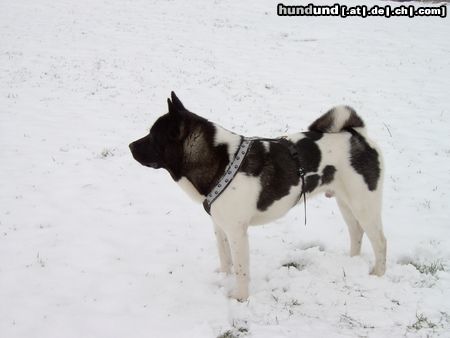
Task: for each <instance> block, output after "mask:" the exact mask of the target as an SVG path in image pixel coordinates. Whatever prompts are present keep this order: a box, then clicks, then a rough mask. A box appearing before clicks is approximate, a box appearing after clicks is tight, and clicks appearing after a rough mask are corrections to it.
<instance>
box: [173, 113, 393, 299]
mask: <svg viewBox="0 0 450 338" xmlns="http://www.w3.org/2000/svg"><path fill="white" fill-rule="evenodd" d="M337 115H339V116H343V117H342V118H344V115H345V114H337ZM347 118H348V116H347ZM344 122H345V121H344ZM217 131H218V132H217V136H216V139H215V142H216V144H222V143H224V144H227V145H228V149H229V152H230V159H231V158H232V156H233V154H234V153H235V151H236V149H237V147H238V146H239V141H240V137H239V136H238V135H236V134H233V133H231V132H228V131H227V130H225V129H223V128H221V127H217ZM303 137H305V136H304V135H303V134H301V133H299V134H294V135H290V136H288V137H287V138H288V139H289V140H291V141H294V142H296V141H298V140H299V139H301V138H303ZM350 137H351V136H350V134H349V133H325V134H324V135H323V137H322V138H321V139H319V140H318V141H316V144H317V145H318V146H319V148H320V151H321V156H322V161H321V163H320V165H319V169H318V172H319V173H321V172H322V170H323V168H324V166H325V165H333V166H335V167H336V169H337V171H336V173H335V177H334V180H333V181H332V182H331V183H330V184H326V185H322V186H318V187H317V188H316V189H315V190H314V192H313V193H312V194H308V195H307V197H308V198H310V197H311V196H312V195H315V194H317V193H321V192H330V191H331V192H332V195H333V196H334V197H336V200H337V202H338V205H339V209H340V210H341V212H342V215H343V217H344V220H345V222H346V223H347V225H348V230H349V234H350V255H352V256H353V255H357V254H359V253H360V251H361V240H362V235H363V234H364V233H366V235H367V237H368V238H369V240H370V242H371V244H372V247H373V250H374V253H375V266H374V268H373V270H372V272H371V273H373V274H375V275H378V276H381V275H383V274H384V271H385V269H386V239H385V237H384V234H383V230H382V221H381V193H382V175H381V177H380V179H379V181H378V185H377V189H376V190H375V191H369V190H368V188H367V185H366V183H365V182H364V179H363V177H362V176H361V175H359V174H358V173H357V172H356V171H355V170H354V169H353V167H352V166H351V164H350V142H349V138H350ZM367 142H368V143H369V144H370V145H371V146H372V147H374V148H376V146H375V145H374V143H373V142H372V141H370V140H368V139H367ZM379 155H380V162H381V163H380V164H381V172H383V166H382V159H381V153H380V152H379ZM179 184H180V186H181V187H182V188H183V189H184V190H185V191H187V192H188V194H189V195H190V196H191V197H193V198H194V199H195V200H197V201H200V202H201V201H202V200H203V198H204V197H203V196H201V195H200V194H199V193H198V192H196V190H195V188H194V187H193V185H192V184H190V182H189V181H188V180H186V179H182V180H180V181H179ZM261 188H262V187H261V182H260V179H259V177H252V176H247V175H245V174H243V173H238V174H237V175H236V177H235V178H234V179H233V181H232V182H231V184H230V185H229V186H228V187H227V189H226V190H225V191H224V192H223V193H222V194H221V195H220V196H219V198H218V199H217V200H216V201H215V202H214V203H213V204H212V206H211V217H212V219H213V222H214V226H215V233H216V237H217V243H218V249H219V257H220V266H221V271H223V272H226V273H229V272H230V271H231V266H233V267H234V273H235V276H236V282H237V283H236V289H235V291H234V293H233V295H232V296H233V297H234V298H236V299H246V298H247V297H248V294H249V291H248V286H249V249H248V247H249V244H248V235H247V228H248V226H249V225H254V224H263V223H267V222H270V221H272V220H274V219H277V218H279V217H281V216H283V215H284V214H285V213H287V212H288V211H289V209H291V208H292V206H293V205H294V204H295V202H296V200H297V198H298V196H299V193H300V189H301V186H300V183H299V185H297V186H294V187H291V190H290V192H289V194H288V195H286V196H284V197H283V198H281V199H280V200H278V201H275V202H274V203H273V204H272V205H270V207H269V208H268V209H267V210H265V211H260V210H258V209H257V201H258V197H259V193H260V191H261Z"/></svg>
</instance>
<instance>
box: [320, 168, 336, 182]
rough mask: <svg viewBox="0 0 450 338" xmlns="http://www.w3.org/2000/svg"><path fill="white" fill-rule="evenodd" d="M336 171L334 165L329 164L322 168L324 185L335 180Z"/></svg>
mask: <svg viewBox="0 0 450 338" xmlns="http://www.w3.org/2000/svg"><path fill="white" fill-rule="evenodd" d="M335 172H336V168H335V167H334V166H332V165H327V166H325V168H323V170H322V185H323V184H329V183H331V182H333V180H334V173H335Z"/></svg>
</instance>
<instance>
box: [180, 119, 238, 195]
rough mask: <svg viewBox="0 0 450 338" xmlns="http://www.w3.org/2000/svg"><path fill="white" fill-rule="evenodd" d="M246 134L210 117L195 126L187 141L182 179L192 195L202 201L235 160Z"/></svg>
mask: <svg viewBox="0 0 450 338" xmlns="http://www.w3.org/2000/svg"><path fill="white" fill-rule="evenodd" d="M241 140H242V137H241V136H239V135H237V134H234V133H232V132H230V131H228V130H226V129H224V128H222V127H221V126H219V125H216V124H213V123H211V122H209V121H206V122H205V125H203V124H202V126H199V127H198V128H194V130H193V131H192V132H191V133H190V134H189V136H188V137H187V138H186V140H185V142H184V158H183V169H182V173H181V174H182V175H181V179H179V180H178V181H177V182H178V184H179V185H180V187H181V188H182V189H183V190H184V191H185V192H186V193H188V195H189V196H190V197H192V198H193V199H194V200H196V201H198V202H202V201H203V199H204V198H205V196H206V195H207V194H208V193H209V192H210V191H211V190H212V189H213V187H214V186H215V184H216V183H217V182H218V181H219V179H220V178H221V177H222V175H223V174H224V171H225V168H226V167H227V165H228V164H229V163H230V162H231V161H232V160H233V158H234V155H235V153H236V151H237V149H238V148H239V145H240V142H241Z"/></svg>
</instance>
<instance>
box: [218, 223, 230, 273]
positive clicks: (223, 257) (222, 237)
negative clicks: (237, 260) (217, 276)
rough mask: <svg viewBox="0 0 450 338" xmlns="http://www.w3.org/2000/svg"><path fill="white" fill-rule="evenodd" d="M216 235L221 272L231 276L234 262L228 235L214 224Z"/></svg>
mask: <svg viewBox="0 0 450 338" xmlns="http://www.w3.org/2000/svg"><path fill="white" fill-rule="evenodd" d="M214 234H215V235H216V240H217V248H218V249H219V259H220V272H224V273H226V274H229V273H231V265H232V262H231V253H230V244H229V243H228V239H227V235H226V234H225V232H224V231H223V230H222V229H221V228H220V227H219V226H218V225H216V224H214Z"/></svg>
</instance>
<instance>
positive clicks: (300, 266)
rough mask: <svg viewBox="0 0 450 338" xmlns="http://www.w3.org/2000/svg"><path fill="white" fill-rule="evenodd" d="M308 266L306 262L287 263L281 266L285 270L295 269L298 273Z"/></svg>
mask: <svg viewBox="0 0 450 338" xmlns="http://www.w3.org/2000/svg"><path fill="white" fill-rule="evenodd" d="M307 265H308V264H307V263H306V262H287V263H284V264H283V265H282V266H283V267H285V268H288V269H290V268H294V269H297V270H299V271H301V270H303V269H304V268H306V266H307Z"/></svg>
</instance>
